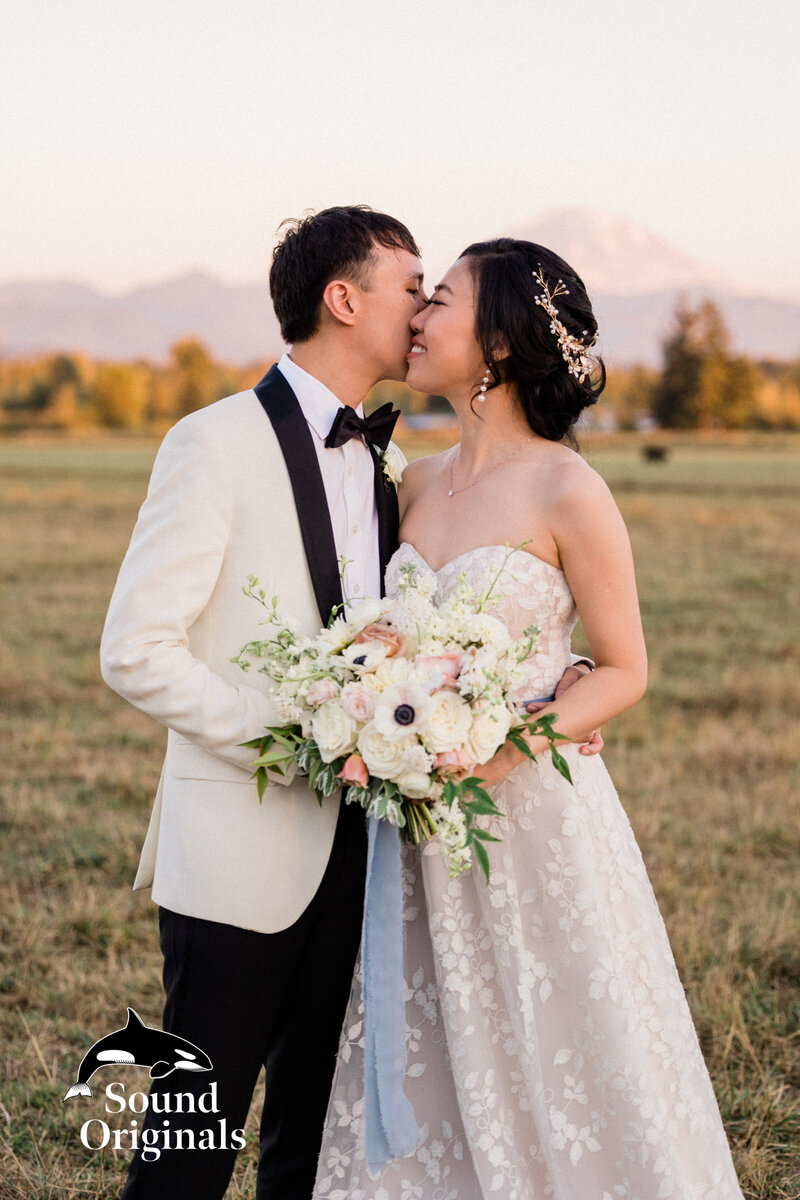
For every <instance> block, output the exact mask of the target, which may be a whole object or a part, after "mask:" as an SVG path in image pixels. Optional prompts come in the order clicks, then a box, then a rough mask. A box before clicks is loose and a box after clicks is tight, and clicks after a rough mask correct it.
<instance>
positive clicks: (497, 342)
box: [492, 334, 511, 363]
mask: <svg viewBox="0 0 800 1200" xmlns="http://www.w3.org/2000/svg"><path fill="white" fill-rule="evenodd" d="M510 354H511V350H510V348H509V345H508V342H507V341H506V339H505V338H504V337H503V336H502V335H501V334H498V335H497V336H496V337H494V338H492V362H496V363H499V362H502V361H503V359H504V358H508V356H509V355H510Z"/></svg>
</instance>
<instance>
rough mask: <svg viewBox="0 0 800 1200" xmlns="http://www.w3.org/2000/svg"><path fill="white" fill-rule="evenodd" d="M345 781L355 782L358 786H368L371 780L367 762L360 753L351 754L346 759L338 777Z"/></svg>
mask: <svg viewBox="0 0 800 1200" xmlns="http://www.w3.org/2000/svg"><path fill="white" fill-rule="evenodd" d="M336 778H337V779H341V780H343V782H344V783H355V784H357V786H358V787H366V786H367V784H368V782H369V772H368V771H367V764H366V763H365V762H364V760H363V758H362V757H361V755H360V754H351V755H350V757H349V758H346V759H345V760H344V766H343V767H342V769H341V771H340V772H339V774H338V775H337V777H336Z"/></svg>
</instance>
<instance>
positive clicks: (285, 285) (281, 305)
mask: <svg viewBox="0 0 800 1200" xmlns="http://www.w3.org/2000/svg"><path fill="white" fill-rule="evenodd" d="M279 232H281V233H282V235H283V236H282V238H281V240H280V241H279V242H278V244H277V246H276V247H275V249H274V250H273V252H272V267H271V268H270V272H269V291H270V295H271V297H272V303H273V305H274V307H275V314H276V316H277V318H278V322H279V324H280V327H281V335H282V336H283V339H284V341H286V342H290V343H291V342H306V341H308V339H309V338H310V337H313V336H314V334H315V333H316V332H317V330H318V329H319V317H320V306H321V304H322V295H323V292H324V291H325V288H326V287H327V286H328V284H329V283H330V281H331V280H332V279H348V280H351V281H352V282H354V283H357V284H359V285H360V286H361V287H364V288H367V287H368V285H369V266H370V260H371V258H372V253H373V250H374V248H375V246H376V245H380V246H390V247H396V248H397V249H398V250H408V252H409V253H410V254H415V255H417V256H419V248H418V246H417V244H416V242H415V241H414V239H413V237H412V236H411V234H410V233H409V231H408V230H407V229H406V227H405V225H403V224H402V223H401V222H400V221H398V220H396V219H395V218H394V217H390V216H388V215H387V214H386V213H380V212H375V210H374V209H372V208H370V207H369V206H368V205H366V204H351V205H346V206H342V207H340V208H326V209H323V210H322V212H318V213H312V214H310V215H309V216H306V217H296V218H291V219H289V220H287V221H284V222H283V224H282V225H281V226H280V230H279Z"/></svg>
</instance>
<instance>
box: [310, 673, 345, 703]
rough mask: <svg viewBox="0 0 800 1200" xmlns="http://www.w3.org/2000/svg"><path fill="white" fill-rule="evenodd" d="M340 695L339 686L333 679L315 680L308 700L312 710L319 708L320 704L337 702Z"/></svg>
mask: <svg viewBox="0 0 800 1200" xmlns="http://www.w3.org/2000/svg"><path fill="white" fill-rule="evenodd" d="M338 695H339V688H338V685H337V684H335V683H334V682H333V680H332V679H315V680H314V682H313V683H312V685H311V687H310V688H309V689H308V694H307V696H306V700H307V702H308V703H309V704H310V705H311V707H312V708H319V706H320V704H325V702H326V701H327V700H335V699H336V697H337V696H338Z"/></svg>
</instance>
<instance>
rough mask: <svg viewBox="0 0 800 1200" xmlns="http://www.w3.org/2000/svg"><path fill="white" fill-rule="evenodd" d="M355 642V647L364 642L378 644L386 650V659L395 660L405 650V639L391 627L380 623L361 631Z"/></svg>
mask: <svg viewBox="0 0 800 1200" xmlns="http://www.w3.org/2000/svg"><path fill="white" fill-rule="evenodd" d="M355 642H356V644H357V645H362V644H363V643H364V642H379V643H380V645H381V646H384V647H385V648H386V657H387V658H395V657H396V655H398V654H404V653H405V649H406V639H405V638H404V637H403V635H402V633H398V632H397V630H396V629H392V627H391V625H385V624H384V623H383V622H381V621H379V622H378V623H377V624H375V625H367V627H366V629H362V630H361V632H360V633H359V634H358V635H357V637H356V638H355Z"/></svg>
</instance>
